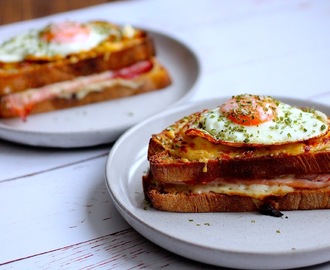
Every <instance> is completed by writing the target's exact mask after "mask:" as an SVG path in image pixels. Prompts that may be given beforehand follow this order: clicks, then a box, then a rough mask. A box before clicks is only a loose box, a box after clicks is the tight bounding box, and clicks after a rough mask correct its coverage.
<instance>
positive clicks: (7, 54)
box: [0, 21, 171, 119]
mask: <svg viewBox="0 0 330 270" xmlns="http://www.w3.org/2000/svg"><path fill="white" fill-rule="evenodd" d="M155 51H156V50H155V47H154V43H153V40H152V38H151V37H150V35H148V33H147V32H146V31H143V30H141V29H136V28H133V27H131V26H124V27H121V26H118V25H114V24H111V23H109V22H104V21H91V22H86V23H78V22H72V21H66V22H60V23H54V24H50V25H48V26H46V27H45V28H43V29H40V30H30V31H28V32H26V33H23V34H21V35H18V36H16V37H13V38H11V39H9V40H7V41H5V42H3V43H2V44H1V45H0V117H2V118H7V117H17V116H20V117H22V118H23V119H25V118H26V116H27V115H28V114H32V113H41V112H48V111H53V110H58V109H64V108H71V107H75V106H80V105H86V104H90V103H95V102H100V101H105V100H110V99H116V98H122V97H126V96H132V95H136V94H140V93H144V92H149V91H154V90H158V89H162V88H165V87H166V86H168V85H170V84H171V78H170V75H169V73H168V71H167V70H166V69H165V67H163V66H162V65H161V64H160V63H159V61H158V60H157V58H156V56H155V55H156V53H155Z"/></svg>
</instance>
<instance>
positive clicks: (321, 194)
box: [143, 174, 330, 216]
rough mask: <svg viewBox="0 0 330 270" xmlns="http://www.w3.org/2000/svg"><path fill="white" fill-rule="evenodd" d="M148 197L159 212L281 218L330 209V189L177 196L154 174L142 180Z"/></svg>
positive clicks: (183, 194)
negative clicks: (292, 213)
mask: <svg viewBox="0 0 330 270" xmlns="http://www.w3.org/2000/svg"><path fill="white" fill-rule="evenodd" d="M143 187H144V193H145V197H146V199H147V200H148V201H150V202H151V204H152V206H153V207H154V208H156V209H158V210H162V211H170V212H186V213H187V212H194V213H201V212H255V211H258V212H261V213H263V214H267V215H272V216H280V215H281V213H280V212H279V211H285V210H287V211H288V210H312V209H330V187H325V188H319V189H308V188H299V189H295V190H294V191H292V192H288V193H286V194H283V195H281V196H268V197H262V198H255V197H252V196H244V195H228V194H225V193H215V192H203V193H194V192H191V186H190V187H189V186H187V187H186V190H185V191H183V187H181V191H180V192H178V191H177V190H176V189H173V188H166V185H159V184H158V183H157V181H155V180H154V178H153V177H152V175H151V174H148V175H146V176H144V177H143Z"/></svg>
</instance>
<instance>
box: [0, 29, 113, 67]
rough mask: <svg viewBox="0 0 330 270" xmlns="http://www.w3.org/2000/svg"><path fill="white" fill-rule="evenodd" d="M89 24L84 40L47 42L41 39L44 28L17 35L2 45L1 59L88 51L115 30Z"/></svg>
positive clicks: (0, 49)
mask: <svg viewBox="0 0 330 270" xmlns="http://www.w3.org/2000/svg"><path fill="white" fill-rule="evenodd" d="M87 25H88V27H89V28H90V30H91V31H90V35H89V36H88V38H87V39H86V40H84V42H81V41H79V42H70V43H56V42H46V41H44V40H42V39H40V32H41V31H42V30H43V29H42V30H36V29H32V30H30V31H28V32H25V33H23V34H20V35H17V36H15V37H13V38H11V39H9V40H8V41H5V42H3V43H2V44H1V45H0V61H2V62H19V61H22V60H24V59H25V58H26V56H34V57H36V58H38V57H40V58H51V57H53V56H55V55H56V56H63V57H65V56H67V55H69V54H73V53H79V52H82V51H88V50H90V49H92V48H94V47H96V46H97V45H99V44H100V43H101V42H102V41H104V40H105V39H106V38H107V37H108V36H109V35H110V34H113V32H114V31H115V30H114V29H110V28H102V27H100V26H95V25H93V24H87Z"/></svg>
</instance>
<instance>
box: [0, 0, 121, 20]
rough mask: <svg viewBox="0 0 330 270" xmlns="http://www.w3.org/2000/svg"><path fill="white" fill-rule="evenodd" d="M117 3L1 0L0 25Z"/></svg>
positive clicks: (81, 0) (87, 0)
mask: <svg viewBox="0 0 330 270" xmlns="http://www.w3.org/2000/svg"><path fill="white" fill-rule="evenodd" d="M116 1H118V0H79V1H75V0H56V1H45V0H1V1H0V10H1V11H0V13H1V16H0V25H3V24H8V23H13V22H18V21H25V20H29V19H34V18H39V17H44V16H47V15H52V14H55V13H60V12H65V11H69V10H74V9H80V8H85V7H89V6H93V5H98V4H104V3H108V2H116Z"/></svg>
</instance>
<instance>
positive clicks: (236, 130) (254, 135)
mask: <svg viewBox="0 0 330 270" xmlns="http://www.w3.org/2000/svg"><path fill="white" fill-rule="evenodd" d="M200 127H201V129H202V131H203V132H207V133H208V134H209V135H211V136H212V137H213V138H214V139H215V140H218V141H221V142H227V143H231V144H247V145H249V144H251V145H273V144H285V143H292V142H297V141H304V140H308V139H311V138H314V137H318V136H321V135H323V134H325V133H326V132H327V130H328V121H327V116H326V115H325V114H324V113H322V112H319V111H311V110H310V111H303V110H301V109H299V108H296V107H292V106H290V105H288V104H284V103H282V102H279V105H278V108H277V116H276V119H274V120H271V121H268V122H264V123H262V124H259V125H255V126H243V125H239V124H236V123H234V122H232V121H231V120H229V119H228V118H227V117H226V116H224V115H222V114H221V112H220V110H219V108H215V109H213V110H208V111H206V112H204V113H203V114H202V115H201V119H200V121H199V128H200Z"/></svg>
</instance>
